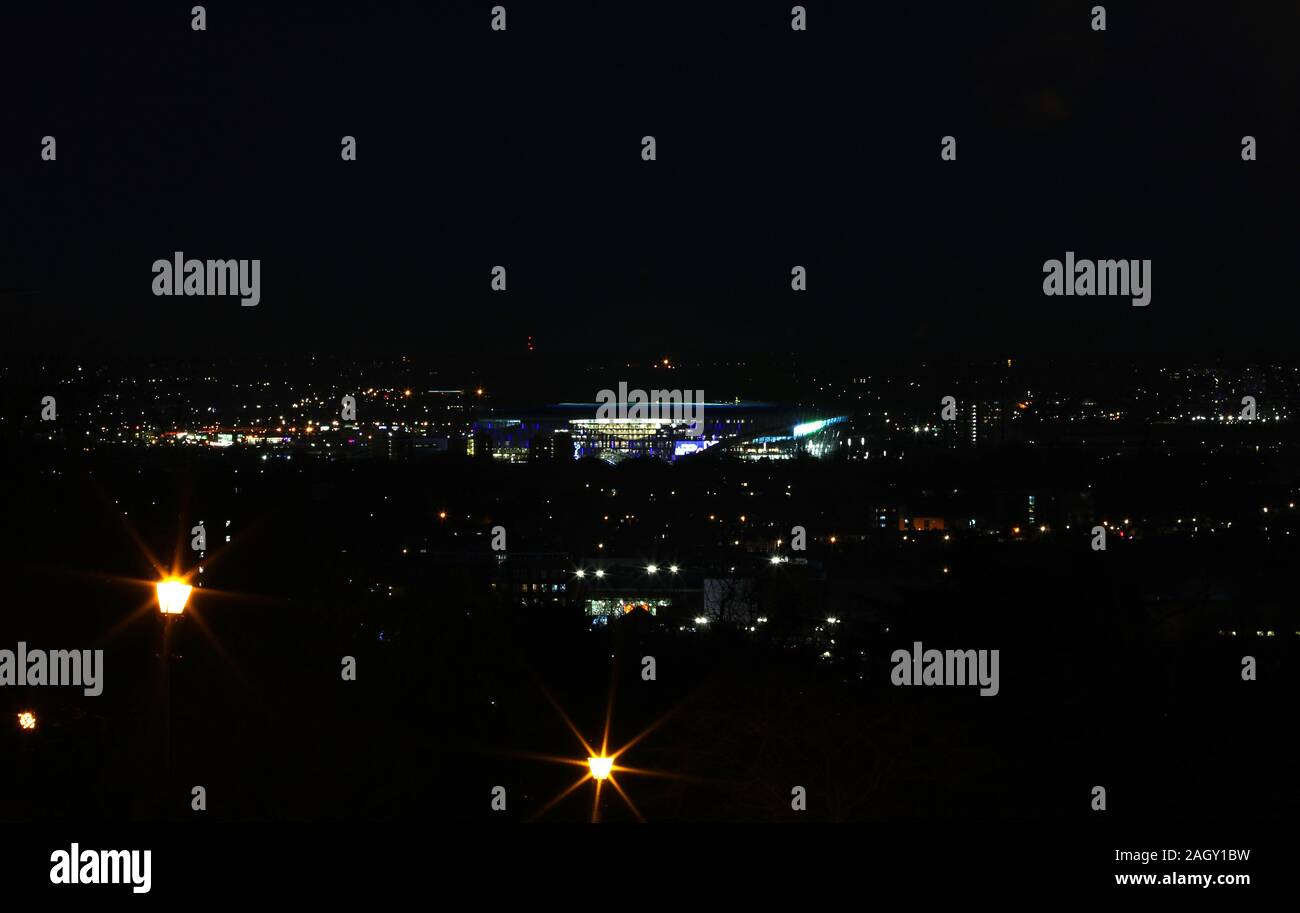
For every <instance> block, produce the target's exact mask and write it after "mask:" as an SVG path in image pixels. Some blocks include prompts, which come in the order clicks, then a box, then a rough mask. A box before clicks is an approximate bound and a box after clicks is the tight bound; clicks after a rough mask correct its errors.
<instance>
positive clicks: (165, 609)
mask: <svg viewBox="0 0 1300 913" xmlns="http://www.w3.org/2000/svg"><path fill="white" fill-rule="evenodd" d="M193 589H194V587H192V586H190V585H189V584H188V583H186V582H185V581H183V580H177V579H176V578H175V577H169V578H168V579H166V580H160V581H158V610H159V611H160V612H162V613H163V614H164V615H180V614H181V613H182V612H184V611H185V603H187V602H188V601H189V598H190V591H191V590H193Z"/></svg>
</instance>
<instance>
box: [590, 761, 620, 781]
mask: <svg viewBox="0 0 1300 913" xmlns="http://www.w3.org/2000/svg"><path fill="white" fill-rule="evenodd" d="M587 766H588V767H590V768H591V776H592V779H595V780H608V779H609V772H610V771H611V770H613V769H614V759H613V758H587Z"/></svg>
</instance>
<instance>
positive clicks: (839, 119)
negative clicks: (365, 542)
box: [0, 0, 1300, 358]
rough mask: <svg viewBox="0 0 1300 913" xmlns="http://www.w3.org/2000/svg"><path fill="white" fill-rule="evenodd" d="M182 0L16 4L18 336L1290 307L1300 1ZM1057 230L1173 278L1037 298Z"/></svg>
mask: <svg viewBox="0 0 1300 913" xmlns="http://www.w3.org/2000/svg"><path fill="white" fill-rule="evenodd" d="M192 5H193V4H192V3H190V2H188V0H187V2H184V3H180V2H177V3H166V4H151V3H130V4H88V3H84V4H77V3H73V4H66V5H65V4H47V3H24V4H17V3H14V4H6V5H5V6H4V7H3V9H2V10H0V35H3V36H4V44H5V51H4V54H3V60H2V61H0V72H3V79H4V85H5V88H6V92H5V104H4V108H3V114H2V115H0V116H2V117H3V125H4V129H3V131H2V133H0V136H2V141H0V174H3V179H2V180H0V212H2V213H3V218H0V232H2V233H3V234H0V308H2V309H3V310H2V313H3V319H4V325H5V332H4V333H3V334H0V346H3V347H4V348H5V349H6V350H9V351H11V352H27V353H30V352H36V353H68V352H77V353H87V354H89V355H108V354H113V353H121V352H145V353H149V352H182V353H183V352H187V351H194V352H203V353H205V354H212V355H221V354H225V353H232V354H233V353H240V354H248V353H274V352H279V351H285V350H292V351H322V352H325V351H328V352H345V351H349V350H353V349H361V350H366V351H373V352H376V353H396V352H402V353H412V354H422V355H426V356H429V357H433V358H438V357H449V358H450V357H457V358H466V357H468V358H480V357H482V358H492V357H499V356H506V357H512V356H518V355H520V354H522V353H523V351H524V348H525V341H526V338H527V336H528V335H529V334H532V335H533V336H535V337H536V340H537V344H538V346H539V347H540V348H542V349H543V350H545V351H546V352H550V353H563V352H569V353H574V354H576V355H582V354H583V353H590V352H593V351H617V352H620V353H623V352H626V353H628V354H635V353H641V352H645V353H657V352H661V351H670V352H672V353H674V354H676V355H683V356H702V355H705V354H708V353H712V352H719V351H721V352H727V353H735V354H741V355H748V356H755V357H759V356H761V355H762V354H763V353H768V352H777V351H781V352H785V351H802V352H804V353H815V352H817V351H822V350H825V351H828V352H832V351H833V352H836V353H858V352H861V353H864V354H871V353H890V352H894V353H897V352H915V353H931V352H958V353H967V352H969V353H977V352H993V353H1007V352H1011V351H1015V352H1017V353H1020V354H1029V353H1049V352H1056V351H1060V352H1078V353H1090V352H1094V353H1097V352H1099V353H1110V352H1130V351H1132V352H1184V353H1195V354H1206V353H1229V354H1255V353H1264V352H1278V351H1286V347H1287V345H1288V343H1289V342H1290V341H1292V340H1293V339H1294V337H1295V334H1296V333H1297V331H1298V330H1300V318H1297V315H1296V309H1295V306H1294V302H1295V286H1296V282H1297V278H1298V276H1297V273H1298V272H1300V269H1298V267H1297V263H1298V262H1300V259H1298V258H1297V257H1296V251H1295V244H1296V239H1297V234H1298V233H1297V231H1296V215H1295V201H1296V200H1297V189H1298V188H1297V183H1298V181H1297V167H1296V164H1297V161H1298V160H1300V148H1298V145H1300V144H1298V136H1297V132H1298V131H1297V117H1298V114H1297V112H1298V111H1300V107H1297V104H1296V102H1297V97H1296V88H1297V75H1298V74H1300V57H1298V56H1297V55H1296V54H1295V53H1294V48H1295V46H1296V38H1297V33H1298V32H1300V7H1296V6H1295V5H1293V4H1277V3H1266V2H1258V3H1242V4H1215V5H1212V6H1211V5H1207V6H1205V7H1201V6H1195V7H1193V6H1189V5H1187V4H1174V3H1161V4H1143V5H1142V7H1143V8H1142V9H1141V10H1138V9H1134V8H1132V7H1134V6H1135V5H1134V4H1126V3H1110V4H1107V10H1108V30H1107V31H1106V32H1104V33H1097V32H1094V31H1092V30H1091V28H1090V12H1089V10H1090V8H1091V6H1092V3H1090V2H1035V3H1015V4H1012V3H1007V4H966V5H964V6H963V7H962V8H960V9H953V8H951V7H944V8H939V7H934V6H932V5H930V4H924V3H908V4H898V5H896V6H898V7H900V8H898V9H892V10H887V9H885V5H883V4H873V3H857V2H855V3H847V2H835V3H830V2H816V0H814V2H811V3H807V4H805V5H806V6H807V7H808V11H809V12H808V15H809V30H808V31H807V32H803V33H796V32H793V31H791V29H790V25H789V19H790V7H791V5H792V4H790V3H788V2H781V3H777V2H766V0H763V2H758V0H751V2H746V3H734V4H731V3H708V4H701V3H698V2H696V3H677V2H653V3H650V2H619V3H610V2H598V3H573V2H567V3H543V2H536V0H530V2H519V0H516V2H509V0H507V2H506V3H505V5H506V7H507V9H508V15H509V20H508V22H509V29H508V31H507V32H505V33H497V32H493V31H491V30H490V28H489V21H490V8H491V7H492V5H493V4H492V3H489V2H486V0H483V2H473V3H467V2H438V3H429V2H420V3H337V2H312V3H276V4H274V9H268V8H264V7H269V6H271V4H265V5H264V4H253V3H238V4H236V3H226V2H212V3H208V4H206V6H207V13H208V28H207V31H206V32H194V31H192V30H191V28H190V7H191V6H192ZM46 134H52V135H54V136H55V137H56V139H57V142H58V160H57V161H56V162H53V163H49V162H43V161H41V159H40V142H41V137H42V136H44V135H46ZM345 134H351V135H354V136H356V137H357V141H358V161H356V162H353V163H345V162H343V161H341V160H340V155H339V151H340V138H341V137H342V136H343V135H345ZM645 134H652V135H654V136H655V137H656V139H657V141H658V161H655V162H643V161H642V160H641V156H640V150H641V146H640V140H641V137H642V136H643V135H645ZM945 134H952V135H954V136H956V138H957V142H958V161H957V162H955V163H945V162H941V161H940V158H939V144H940V138H941V137H942V136H944V135H945ZM1244 134H1252V135H1254V136H1256V138H1257V140H1258V143H1259V160H1258V161H1256V162H1250V163H1247V162H1243V161H1242V160H1241V155H1240V152H1241V137H1242V136H1243V135H1244ZM177 250H181V251H184V252H185V254H186V255H187V256H192V257H198V258H260V259H261V260H262V300H261V304H260V305H259V306H258V307H256V308H241V307H240V306H239V304H238V302H237V300H235V299H233V298H183V297H176V298H165V297H154V296H153V295H152V294H151V291H150V283H151V280H152V274H151V271H150V265H151V263H152V262H153V261H154V260H155V259H158V258H170V257H171V255H172V253H173V252H174V251H177ZM1067 250H1073V251H1075V252H1076V254H1077V255H1078V256H1080V257H1093V258H1150V259H1151V260H1152V261H1153V266H1152V271H1153V283H1154V284H1153V296H1152V302H1151V305H1150V306H1149V307H1147V308H1134V307H1131V306H1130V304H1129V302H1128V299H1127V298H1109V299H1107V298H1046V297H1044V296H1043V294H1042V290H1041V283H1042V264H1043V261H1044V260H1046V259H1048V258H1052V257H1057V258H1059V257H1062V256H1063V255H1064V253H1065V251H1067ZM496 264H503V265H505V266H506V267H507V268H508V270H509V283H510V288H509V291H507V292H506V293H504V294H500V293H493V292H491V291H490V289H489V281H490V270H491V268H492V266H494V265H496ZM794 264H801V265H804V266H806V267H807V268H808V270H809V291H808V292H806V293H803V294H796V293H794V292H792V291H791V290H790V268H791V266H793V265H794Z"/></svg>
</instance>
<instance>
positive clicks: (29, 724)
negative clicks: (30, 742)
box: [18, 710, 36, 732]
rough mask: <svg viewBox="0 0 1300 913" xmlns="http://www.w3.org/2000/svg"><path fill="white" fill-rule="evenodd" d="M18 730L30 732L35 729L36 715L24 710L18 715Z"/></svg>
mask: <svg viewBox="0 0 1300 913" xmlns="http://www.w3.org/2000/svg"><path fill="white" fill-rule="evenodd" d="M18 728H19V729H22V730H23V731H25V732H31V731H32V730H33V729H35V728H36V714H34V713H32V712H31V711H30V710H24V711H23V712H22V713H20V714H18Z"/></svg>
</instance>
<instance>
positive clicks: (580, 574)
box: [573, 564, 681, 580]
mask: <svg viewBox="0 0 1300 913" xmlns="http://www.w3.org/2000/svg"><path fill="white" fill-rule="evenodd" d="M680 570H681V568H679V567H678V566H677V565H675V564H670V565H668V573H670V574H676V573H677V572H678V571H680ZM659 571H660V568H659V565H657V564H649V565H646V569H645V572H646V573H647V574H649V575H651V576H654V575H655V574H657V573H659ZM573 576H575V577H577V578H578V579H579V580H586V579H587V570H586V568H581V567H580V568H578V569H577V570H576V571H574V572H573ZM592 576H593V577H595V578H596V579H597V580H603V579H604V577H605V571H604V570H603V569H597V570H595V571H592Z"/></svg>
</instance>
